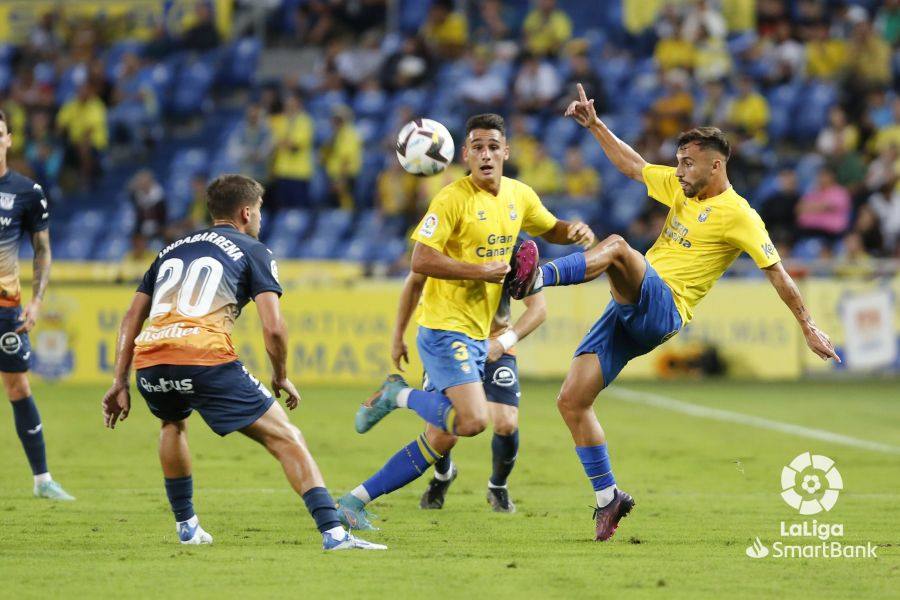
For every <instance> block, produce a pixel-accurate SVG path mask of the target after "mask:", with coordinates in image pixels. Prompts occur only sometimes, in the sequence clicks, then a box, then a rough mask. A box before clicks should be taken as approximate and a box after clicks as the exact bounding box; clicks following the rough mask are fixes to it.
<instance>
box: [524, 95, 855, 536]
mask: <svg viewBox="0 0 900 600" xmlns="http://www.w3.org/2000/svg"><path fill="white" fill-rule="evenodd" d="M578 92H579V96H580V98H579V99H578V100H576V101H574V102H572V103H571V104H570V105H569V107H568V108H567V110H566V115H567V116H570V117H573V118H574V119H575V120H576V121H577V122H578V123H579V124H580V125H582V126H583V127H586V128H587V129H589V130H590V132H591V133H592V134H593V135H594V137H595V138H596V139H597V141H598V142H599V143H600V145H601V146H602V148H603V151H604V152H605V153H606V156H607V158H609V160H610V161H612V163H613V164H614V165H615V166H616V168H618V169H619V170H620V171H621V172H622V173H624V174H625V175H627V176H628V177H630V178H632V179H634V180H636V181H640V182H643V183H644V184H646V185H647V191H648V193H649V195H650V196H651V197H652V198H654V199H656V200H658V201H659V202H662V203H663V204H665V205H666V206H668V207H669V215H668V217H667V218H666V223H665V227H664V229H663V231H662V233H661V234H660V236H659V239H657V240H656V243H655V244H654V245H653V247H652V248H650V250H649V251H648V252H647V256H646V257H644V256H642V255H641V254H640V253H639V252H638V251H636V250H634V249H633V248H631V247H629V246H628V244H627V243H625V240H623V239H622V238H621V237H620V236H617V235H613V236H610V237H608V238H606V239H605V240H603V241H602V242H601V243H600V244H598V245H597V246H596V247H594V248H592V249H591V250H589V251H588V252H585V253H583V254H581V253H579V254H572V255H569V256H565V257H563V258H560V259H557V260H555V261H551V262H549V263H547V264H546V265H544V266H542V267H538V263H537V257H536V253H535V252H534V251H533V249H532V251H531V252H530V253H528V252H527V251H528V248H526V247H524V246H523V249H522V250H520V251H519V253H523V252H525V253H526V255H525V256H524V257H523V260H520V261H519V270H518V271H519V272H518V273H517V274H516V276H515V277H514V278H513V279H512V280H511V282H510V292H511V294H512V295H513V297H521V296H523V295H525V294H528V293H533V292H534V291H535V290H538V289H541V288H542V287H545V286H548V285H571V284H577V283H581V282H583V281H590V280H592V279H595V278H597V277H599V276H600V275H601V274H602V273H606V275H607V277H608V278H609V284H610V291H611V293H612V300H611V301H610V303H609V304H608V305H607V307H606V311H605V312H604V313H603V315H602V316H601V317H600V320H599V321H597V323H596V324H594V326H593V327H592V328H591V330H590V331H589V332H588V334H587V336H585V338H584V340H582V342H581V344H580V345H579V346H578V349H577V350H576V351H575V359H574V360H573V361H572V366H571V368H570V369H569V373H568V375H567V376H566V380H565V382H564V383H563V386H562V390H561V391H560V393H559V398H558V399H557V404H558V406H559V411H560V413H561V414H562V417H563V419H564V420H565V422H566V425H568V426H569V430H570V431H571V432H572V437H573V438H574V440H575V446H576V447H575V451H576V452H577V454H578V458H579V459H580V460H581V463H582V465H584V470H585V472H586V473H587V476H588V478H589V479H590V480H591V483H592V484H593V487H594V491H595V492H596V496H597V508H596V509H595V511H594V518H595V521H596V539H598V540H607V539H609V538H610V536H612V534H613V533H614V532H615V530H616V526H617V525H618V523H619V520H620V519H621V518H622V517H624V516H625V515H627V514H628V512H629V511H630V510H631V509H632V507H633V506H634V500H633V499H632V498H631V496H629V495H628V494H626V493H625V492H623V491H621V490H618V489H617V488H616V485H615V479H614V478H613V474H612V468H611V466H610V460H609V455H608V453H607V449H606V436H605V434H604V433H603V428H602V427H600V423H599V422H598V421H597V416H596V415H595V414H594V411H593V404H594V400H595V399H596V397H597V394H599V393H600V391H601V390H602V389H603V388H604V387H606V386H607V385H609V384H610V383H611V382H612V381H613V379H615V378H616V375H618V374H619V372H620V371H621V370H622V368H623V367H624V366H625V364H626V363H627V362H628V361H629V360H631V359H632V358H634V357H636V356H640V355H642V354H646V353H647V352H650V351H651V350H652V349H653V348H655V347H656V346H659V345H660V344H662V343H663V342H665V341H666V340H667V339H669V338H670V337H672V336H673V335H675V334H676V333H678V332H679V331H680V330H681V328H682V327H684V325H685V324H687V322H688V321H690V319H691V317H692V315H693V311H694V307H695V306H697V304H698V303H699V302H700V301H701V300H702V299H703V297H704V296H706V294H707V292H709V290H710V289H711V288H712V286H713V284H714V283H715V282H716V280H717V279H719V277H721V276H722V274H723V273H724V272H725V270H726V269H728V267H729V265H731V263H732V262H733V261H734V259H736V258H737V257H738V256H739V255H740V254H741V252H746V253H747V254H749V255H750V256H751V258H753V260H754V261H755V262H756V264H757V266H758V267H759V268H761V269H763V271H764V272H765V274H766V277H767V278H768V280H769V282H770V283H771V284H772V285H773V286H774V288H775V290H776V291H777V292H778V295H779V297H780V298H781V299H782V300H783V301H784V303H785V304H787V306H788V307H789V308H790V309H791V312H793V314H794V316H795V317H796V318H797V321H798V323H799V324H800V327H801V329H802V330H803V335H804V336H805V338H806V343H807V344H808V345H809V348H810V349H811V350H812V351H813V352H815V353H816V355H818V356H819V357H821V358H822V359H823V360H827V359H829V358H831V359H834V360H836V361H838V362H840V358H838V356H837V354H836V353H835V351H834V346H833V345H832V344H831V341H830V340H829V339H828V336H827V335H825V333H824V332H823V331H822V330H820V329H819V328H818V327H816V324H815V322H814V321H813V319H812V315H810V313H809V310H808V309H807V308H806V306H804V304H803V299H802V298H801V297H800V291H799V290H798V289H797V286H796V285H795V284H794V282H793V280H792V279H791V277H790V276H789V275H788V274H787V272H786V271H785V270H784V267H782V265H781V259H780V258H779V256H778V252H776V250H775V246H774V245H773V244H772V242H771V241H770V240H769V235H768V233H766V227H765V225H764V224H763V222H762V219H760V218H759V215H758V214H756V211H755V210H753V209H752V208H750V205H749V204H747V201H746V200H744V199H743V198H742V197H741V196H739V195H738V193H737V192H735V191H734V188H732V187H731V184H730V183H729V182H728V175H727V173H726V169H725V167H726V163H727V162H728V157H729V154H730V147H729V144H728V140H727V139H726V138H725V134H723V133H722V132H721V131H720V130H719V129H716V128H715V127H701V128H699V129H692V130H691V131H687V132H684V133H682V134H681V135H680V136H679V138H678V143H677V148H678V151H677V152H676V154H675V156H676V158H677V159H678V166H677V167H665V166H658V165H651V164H648V163H647V162H646V161H645V160H644V159H643V158H641V156H640V155H639V154H638V153H637V152H635V151H634V149H633V148H631V147H630V146H628V144H626V143H625V142H623V141H622V140H620V139H619V138H617V137H616V136H615V135H614V134H613V133H612V131H610V130H609V129H608V128H607V127H606V125H605V124H604V123H603V122H602V121H601V120H600V119H599V118H597V113H596V112H595V110H594V106H593V100H588V99H587V97H586V96H585V93H584V89H583V88H582V87H581V85H579V86H578ZM524 262H527V263H528V264H527V265H525V264H523V263H524Z"/></svg>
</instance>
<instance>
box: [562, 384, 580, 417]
mask: <svg viewBox="0 0 900 600" xmlns="http://www.w3.org/2000/svg"><path fill="white" fill-rule="evenodd" d="M581 404H582V403H581V399H580V398H578V397H577V395H576V394H573V393H572V392H570V391H569V390H566V389H563V390H562V391H560V392H559V396H557V397H556V408H557V410H559V413H560V414H561V415H562V416H563V418H569V417H572V416H575V415H577V414H578V413H580V412H581V411H582V410H583V408H582V406H581Z"/></svg>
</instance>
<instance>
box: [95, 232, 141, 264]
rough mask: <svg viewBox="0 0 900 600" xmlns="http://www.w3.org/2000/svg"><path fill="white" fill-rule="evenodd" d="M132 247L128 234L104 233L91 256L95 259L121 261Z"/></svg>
mask: <svg viewBox="0 0 900 600" xmlns="http://www.w3.org/2000/svg"><path fill="white" fill-rule="evenodd" d="M130 248H131V241H130V239H129V236H127V235H121V234H118V235H113V236H107V235H103V236H101V237H100V240H99V241H98V242H97V245H96V247H95V248H94V252H93V254H92V256H91V258H93V259H94V260H105V261H121V260H122V257H123V256H125V254H127V253H128V250H129V249H130Z"/></svg>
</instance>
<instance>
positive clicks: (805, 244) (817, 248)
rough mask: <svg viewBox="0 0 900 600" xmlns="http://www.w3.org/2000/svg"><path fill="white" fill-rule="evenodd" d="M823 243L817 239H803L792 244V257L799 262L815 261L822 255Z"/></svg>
mask: <svg viewBox="0 0 900 600" xmlns="http://www.w3.org/2000/svg"><path fill="white" fill-rule="evenodd" d="M824 248H825V242H823V241H822V240H821V239H819V238H803V239H800V240H797V243H796V244H794V249H793V251H792V253H791V254H792V256H793V257H794V258H798V259H800V260H815V259H817V258H819V256H820V255H821V254H822V250H823V249H824Z"/></svg>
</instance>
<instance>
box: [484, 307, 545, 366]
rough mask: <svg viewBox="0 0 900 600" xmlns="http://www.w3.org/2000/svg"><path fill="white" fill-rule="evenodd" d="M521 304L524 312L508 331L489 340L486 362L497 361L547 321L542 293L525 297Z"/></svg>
mask: <svg viewBox="0 0 900 600" xmlns="http://www.w3.org/2000/svg"><path fill="white" fill-rule="evenodd" d="M522 302H523V303H525V312H523V313H522V314H521V315H519V318H518V319H516V322H515V323H513V326H512V327H511V328H510V330H509V331H507V332H505V333H503V334H502V335H500V336H499V337H497V338H496V339H491V341H490V343H489V344H488V362H494V361H495V360H498V359H499V358H500V357H501V356H503V353H504V352H506V351H508V350H509V349H510V348H512V347H513V346H515V345H516V344H517V343H518V342H520V341H522V340H523V339H525V338H526V337H528V335H529V334H530V333H531V332H532V331H534V330H535V329H537V328H538V327H540V326H541V324H542V323H543V322H544V321H546V320H547V300H546V299H545V298H544V293H543V292H538V293H537V294H533V295H531V296H526V297H525V298H522Z"/></svg>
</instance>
